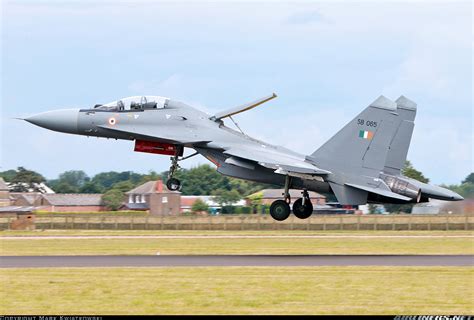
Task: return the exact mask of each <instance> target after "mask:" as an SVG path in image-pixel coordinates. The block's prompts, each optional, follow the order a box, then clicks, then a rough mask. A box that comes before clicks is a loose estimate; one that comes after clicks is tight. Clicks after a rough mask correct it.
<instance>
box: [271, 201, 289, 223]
mask: <svg viewBox="0 0 474 320" xmlns="http://www.w3.org/2000/svg"><path fill="white" fill-rule="evenodd" d="M290 212H291V210H290V205H289V204H288V203H286V202H285V201H283V200H276V201H273V203H272V205H271V206H270V215H271V216H272V218H273V219H275V220H277V221H283V220H285V219H287V218H288V217H289V216H290Z"/></svg>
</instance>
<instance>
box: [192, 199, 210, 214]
mask: <svg viewBox="0 0 474 320" xmlns="http://www.w3.org/2000/svg"><path fill="white" fill-rule="evenodd" d="M208 210H209V206H208V205H207V203H205V202H204V201H202V200H201V199H197V200H196V201H194V203H193V205H192V206H191V211H192V212H194V213H196V212H207V211H208Z"/></svg>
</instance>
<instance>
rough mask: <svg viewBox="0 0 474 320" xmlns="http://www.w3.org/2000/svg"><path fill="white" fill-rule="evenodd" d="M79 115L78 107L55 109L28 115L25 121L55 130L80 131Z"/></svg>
mask: <svg viewBox="0 0 474 320" xmlns="http://www.w3.org/2000/svg"><path fill="white" fill-rule="evenodd" d="M78 116H79V110H77V109H65V110H54V111H48V112H43V113H40V114H36V115H34V116H31V117H28V118H26V119H25V121H28V122H30V123H32V124H34V125H37V126H39V127H43V128H46V129H49V130H53V131H59V132H66V133H78V129H77V119H78Z"/></svg>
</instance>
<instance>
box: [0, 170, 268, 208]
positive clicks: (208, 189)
mask: <svg viewBox="0 0 474 320" xmlns="http://www.w3.org/2000/svg"><path fill="white" fill-rule="evenodd" d="M167 176H168V171H163V172H161V173H157V172H156V171H150V172H148V173H146V174H141V173H136V172H133V171H124V172H116V171H109V172H101V173H98V174H96V175H94V176H92V177H89V176H88V175H87V174H86V173H85V172H84V171H82V170H69V171H66V172H63V173H61V174H60V175H59V176H58V178H56V179H50V180H48V179H46V178H45V177H44V176H43V175H41V174H40V173H38V172H35V171H33V170H29V169H26V168H24V167H18V168H17V169H16V170H7V171H3V172H0V177H3V179H4V180H5V181H6V182H9V183H10V189H11V191H13V192H27V191H28V190H35V189H37V188H38V184H40V183H45V184H46V185H47V186H49V187H50V188H51V189H53V190H54V192H56V193H107V192H109V191H111V190H118V191H120V192H122V193H124V192H127V191H130V190H131V189H133V188H135V187H137V186H139V185H141V184H143V183H145V182H148V181H156V180H158V179H162V180H163V181H166V179H167ZM175 177H176V178H178V179H180V180H181V181H182V182H183V187H182V190H181V192H182V194H183V195H215V196H216V197H217V198H218V199H219V201H220V202H221V203H222V204H227V203H232V202H235V201H238V200H239V199H242V198H244V197H246V196H248V195H249V194H252V193H254V192H256V191H258V190H261V189H264V188H272V187H273V188H275V187H276V186H272V185H268V184H261V183H255V182H250V181H245V180H240V179H236V178H231V177H227V176H223V175H221V174H220V173H218V172H217V171H216V170H215V169H214V168H212V167H211V166H210V165H207V164H203V165H200V166H196V167H194V168H190V169H180V170H179V171H177V172H176V174H175ZM35 191H38V190H35ZM116 194H117V193H116Z"/></svg>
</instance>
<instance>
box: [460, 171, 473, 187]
mask: <svg viewBox="0 0 474 320" xmlns="http://www.w3.org/2000/svg"><path fill="white" fill-rule="evenodd" d="M462 183H463V184H464V183H471V184H474V172H471V173H470V174H469V175H468V176H467V177H466V179H464V180H463V181H462Z"/></svg>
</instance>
